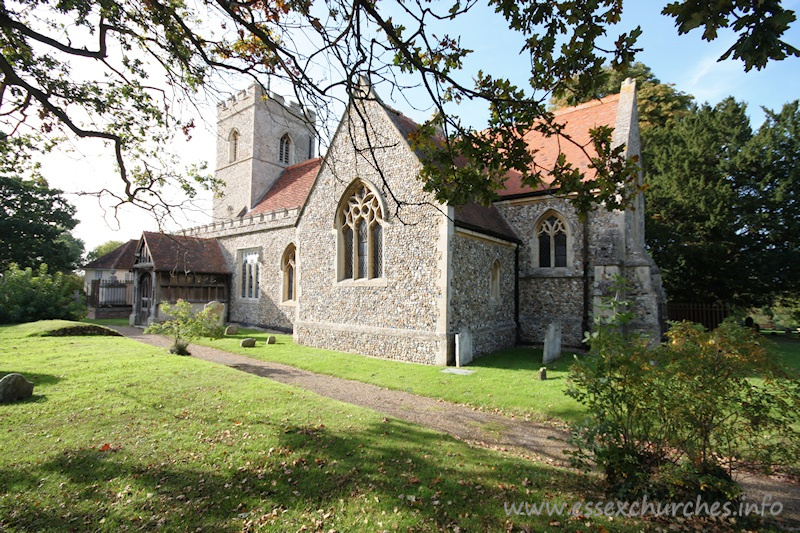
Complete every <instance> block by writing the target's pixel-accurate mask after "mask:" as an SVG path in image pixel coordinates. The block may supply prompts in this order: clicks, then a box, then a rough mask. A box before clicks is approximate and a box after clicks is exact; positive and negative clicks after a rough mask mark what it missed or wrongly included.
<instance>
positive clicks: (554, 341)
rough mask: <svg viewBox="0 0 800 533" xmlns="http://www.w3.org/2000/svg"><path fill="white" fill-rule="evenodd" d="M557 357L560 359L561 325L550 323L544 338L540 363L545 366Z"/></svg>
mask: <svg viewBox="0 0 800 533" xmlns="http://www.w3.org/2000/svg"><path fill="white" fill-rule="evenodd" d="M559 357H561V323H560V322H551V323H550V325H549V326H547V333H545V336H544V355H543V357H542V363H543V364H545V365H546V364H548V363H550V362H551V361H555V360H556V359H558V358H559Z"/></svg>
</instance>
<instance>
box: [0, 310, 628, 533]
mask: <svg viewBox="0 0 800 533" xmlns="http://www.w3.org/2000/svg"><path fill="white" fill-rule="evenodd" d="M39 333H40V332H38V331H36V328H35V327H33V326H26V325H21V326H6V327H2V328H0V352H2V353H3V354H4V355H3V356H2V359H0V374H5V373H7V372H9V371H12V370H13V371H16V372H21V373H23V374H24V375H26V377H28V378H29V379H30V380H32V381H33V382H35V384H36V389H35V391H34V396H33V397H32V398H30V399H28V400H27V401H23V402H19V403H13V404H3V405H0V449H2V450H3V452H2V454H0V529H4V530H12V531H13V530H39V531H45V530H48V531H53V530H114V531H117V530H132V529H156V528H167V529H170V530H196V528H202V530H205V531H235V530H246V531H249V530H255V529H266V530H275V531H300V530H308V531H343V530H344V531H346V530H374V531H381V530H386V531H394V530H438V529H446V530H453V529H455V528H460V530H462V531H487V530H500V529H504V528H506V527H513V528H515V529H520V528H521V527H523V526H529V527H531V528H532V529H533V530H542V529H545V528H547V527H549V525H551V526H552V527H554V528H558V529H566V530H585V529H586V527H587V526H591V528H593V529H597V528H602V527H608V525H609V524H610V522H609V521H608V519H606V518H599V519H598V518H592V519H578V518H574V519H573V518H567V517H563V518H558V517H556V518H550V517H536V516H534V517H527V516H525V517H519V516H511V517H507V516H506V513H505V511H504V502H518V501H545V500H547V501H562V500H563V501H570V502H571V501H576V500H579V499H581V498H587V499H588V498H592V497H596V498H599V497H600V494H599V492H598V493H596V494H595V493H593V489H592V487H593V486H594V485H595V483H594V481H595V479H594V478H592V477H590V476H589V477H587V476H585V475H583V474H579V473H577V472H573V471H569V470H564V469H558V468H554V467H552V466H549V465H545V464H538V463H535V462H532V461H529V460H525V459H521V458H520V457H517V456H512V455H509V454H505V453H501V452H497V451H492V450H487V449H482V448H479V447H474V446H470V445H467V444H465V443H462V442H459V441H457V440H455V439H453V438H451V437H449V436H446V435H444V434H441V433H437V432H434V431H430V430H427V429H424V428H421V427H419V426H415V425H413V424H409V423H405V422H401V421H398V420H395V419H389V418H386V417H384V416H383V415H382V414H380V413H377V412H374V411H370V410H366V409H362V408H357V407H354V406H350V405H347V404H343V403H340V402H336V401H333V400H329V399H327V398H323V397H320V396H318V395H315V394H313V393H310V392H306V391H303V390H300V389H297V388H293V387H288V386H284V385H281V384H278V383H275V382H272V381H270V380H267V379H263V378H259V377H256V376H252V375H249V374H246V373H243V372H239V371H236V370H233V369H230V368H226V367H223V366H220V365H214V364H211V363H207V362H204V361H200V360H197V359H195V358H191V357H180V356H173V355H168V354H166V353H165V351H164V350H163V349H158V348H154V347H151V346H147V345H143V344H140V343H137V342H135V341H132V340H129V339H125V338H120V337H94V336H93V337H41V336H38V334H39ZM30 335H33V336H30ZM280 346H281V345H280V344H278V345H275V346H271V347H280ZM342 357H344V356H342ZM354 357H355V356H354ZM361 360H362V361H363V360H364V359H363V357H362V358H361ZM368 361H369V360H368ZM405 366H407V367H408V369H409V371H411V370H412V369H416V370H422V369H424V368H427V367H421V366H411V365H405ZM459 377H461V376H459ZM501 390H502V389H500V390H499V391H498V393H499V392H500V391H501ZM617 526H621V529H622V530H630V531H634V530H638V529H640V527H641V526H638V525H637V521H635V520H628V521H621V522H620V521H614V527H615V529H618V527H617Z"/></svg>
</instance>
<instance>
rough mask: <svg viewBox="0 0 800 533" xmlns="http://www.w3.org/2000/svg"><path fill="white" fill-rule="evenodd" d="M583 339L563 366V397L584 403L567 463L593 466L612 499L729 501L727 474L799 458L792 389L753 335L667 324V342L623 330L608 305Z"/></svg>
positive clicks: (799, 400)
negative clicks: (651, 343) (586, 348)
mask: <svg viewBox="0 0 800 533" xmlns="http://www.w3.org/2000/svg"><path fill="white" fill-rule="evenodd" d="M606 311H610V312H606V313H601V314H600V316H599V317H598V318H597V319H596V323H595V331H594V332H593V333H592V334H591V335H589V336H588V337H587V342H589V344H590V346H591V356H590V357H585V358H583V359H581V360H577V361H576V363H575V364H573V366H572V368H571V369H570V378H569V385H568V392H567V394H568V395H570V396H572V397H573V398H575V399H577V400H578V401H580V402H581V403H583V404H585V405H586V406H587V411H588V413H589V418H588V419H587V421H586V423H585V424H584V425H583V426H581V427H578V428H575V431H574V442H575V443H576V444H578V446H579V450H578V452H576V453H575V454H574V459H575V462H577V463H578V464H583V465H584V466H585V465H586V464H587V462H594V463H596V464H597V465H598V466H600V467H601V469H602V470H603V472H604V474H605V479H606V482H607V485H608V489H609V492H611V493H613V494H615V495H617V496H620V497H639V496H641V495H643V494H649V495H650V496H652V497H669V498H676V499H677V498H687V497H688V498H694V497H696V496H697V495H701V496H702V497H703V498H704V500H706V501H720V500H733V499H735V498H736V497H737V496H738V494H739V489H738V487H737V485H736V484H735V483H734V482H733V481H732V478H731V475H730V472H731V471H732V470H733V469H734V468H735V467H736V466H737V465H740V464H741V463H743V462H746V463H748V464H750V465H754V464H755V465H760V466H764V467H767V468H769V467H772V466H775V465H779V464H793V463H794V462H795V461H796V460H797V459H796V458H797V457H798V454H800V431H799V430H798V428H800V416H799V415H798V412H800V384H798V382H797V380H796V379H792V376H790V374H789V372H788V371H787V370H785V369H784V368H782V367H780V366H779V365H778V364H777V363H776V361H775V359H774V358H772V357H770V354H769V352H768V351H767V350H766V349H765V346H764V341H763V339H762V338H760V337H759V336H758V334H757V333H755V332H754V331H753V330H751V329H748V328H743V327H740V326H738V325H737V324H735V323H734V322H733V321H732V320H731V321H726V322H724V323H723V324H722V325H720V327H719V328H717V329H715V330H714V331H706V330H705V329H704V328H703V327H702V326H701V325H699V324H692V323H689V322H680V323H673V324H672V325H671V328H670V331H669V333H668V340H667V342H666V343H664V344H662V345H661V346H658V347H655V348H648V346H647V342H646V341H645V340H644V339H643V338H640V337H639V336H637V335H635V334H630V333H626V331H625V325H626V323H627V322H628V321H629V320H630V318H631V317H630V314H629V313H627V312H626V310H625V304H624V303H622V302H619V301H612V302H611V303H609V304H608V305H607V309H606Z"/></svg>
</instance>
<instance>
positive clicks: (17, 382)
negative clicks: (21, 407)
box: [0, 373, 33, 403]
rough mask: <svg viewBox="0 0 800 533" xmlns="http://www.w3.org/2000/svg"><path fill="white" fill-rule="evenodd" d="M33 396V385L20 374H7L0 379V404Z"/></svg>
mask: <svg viewBox="0 0 800 533" xmlns="http://www.w3.org/2000/svg"><path fill="white" fill-rule="evenodd" d="M32 395H33V383H31V382H30V381H28V380H27V379H25V377H24V376H23V375H22V374H17V373H14V374H8V375H7V376H5V377H3V379H0V403H8V402H16V401H17V400H23V399H25V398H28V397H30V396H32Z"/></svg>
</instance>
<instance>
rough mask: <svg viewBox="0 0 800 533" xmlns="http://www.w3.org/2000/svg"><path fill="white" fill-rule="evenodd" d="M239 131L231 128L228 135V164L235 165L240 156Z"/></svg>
mask: <svg viewBox="0 0 800 533" xmlns="http://www.w3.org/2000/svg"><path fill="white" fill-rule="evenodd" d="M239 139H240V135H239V130H237V129H236V128H233V129H232V130H231V132H230V133H229V134H228V162H229V163H235V162H236V161H238V160H239V159H240V156H241V155H242V154H241V153H240V151H241V146H240V145H239Z"/></svg>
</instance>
